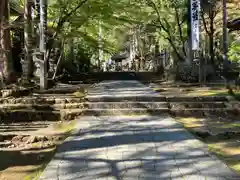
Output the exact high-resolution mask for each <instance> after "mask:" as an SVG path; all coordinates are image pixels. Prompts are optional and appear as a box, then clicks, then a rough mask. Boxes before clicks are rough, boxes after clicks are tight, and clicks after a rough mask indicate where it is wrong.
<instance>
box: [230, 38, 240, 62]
mask: <svg viewBox="0 0 240 180" xmlns="http://www.w3.org/2000/svg"><path fill="white" fill-rule="evenodd" d="M229 60H231V61H234V62H240V40H236V41H234V42H233V43H232V44H231V47H230V48H229Z"/></svg>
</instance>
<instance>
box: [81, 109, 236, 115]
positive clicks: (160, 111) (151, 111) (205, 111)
mask: <svg viewBox="0 0 240 180" xmlns="http://www.w3.org/2000/svg"><path fill="white" fill-rule="evenodd" d="M163 113H164V114H165V113H168V114H170V115H174V116H183V117H186V116H187V117H189V116H207V115H210V114H211V115H219V116H220V115H221V116H222V115H228V114H229V115H234V116H238V115H239V114H240V113H239V109H233V108H231V109H229V108H214V109H210V108H191V109H168V108H158V109H146V108H131V109H85V110H84V111H83V114H86V115H97V116H99V115H113V116H114V115H116V116H118V115H125V114H126V115H138V114H151V115H159V114H163Z"/></svg>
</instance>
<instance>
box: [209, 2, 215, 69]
mask: <svg viewBox="0 0 240 180" xmlns="http://www.w3.org/2000/svg"><path fill="white" fill-rule="evenodd" d="M212 8H213V7H211V8H210V12H209V15H210V17H209V18H210V32H209V54H210V61H211V63H212V64H214V25H213V23H214V14H213V9H212Z"/></svg>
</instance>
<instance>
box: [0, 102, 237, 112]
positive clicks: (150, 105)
mask: <svg viewBox="0 0 240 180" xmlns="http://www.w3.org/2000/svg"><path fill="white" fill-rule="evenodd" d="M239 107H240V103H238V102H130V101H128V102H80V103H64V102H63V103H57V104H52V103H49V104H35V103H34V104H26V103H17V104H7V103H6V104H0V109H4V110H17V109H19V110H20V109H28V110H31V109H32V110H53V111H54V110H63V109H78V108H80V109H83V108H85V109H134V108H147V109H158V108H168V109H183V110H184V109H189V108H239Z"/></svg>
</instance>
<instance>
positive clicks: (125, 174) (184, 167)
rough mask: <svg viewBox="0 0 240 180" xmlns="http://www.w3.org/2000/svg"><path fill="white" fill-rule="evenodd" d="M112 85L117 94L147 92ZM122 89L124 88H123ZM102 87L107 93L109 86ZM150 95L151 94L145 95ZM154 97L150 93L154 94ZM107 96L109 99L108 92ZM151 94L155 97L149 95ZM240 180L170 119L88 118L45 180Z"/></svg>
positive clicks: (50, 165) (164, 117)
mask: <svg viewBox="0 0 240 180" xmlns="http://www.w3.org/2000/svg"><path fill="white" fill-rule="evenodd" d="M115 83H116V82H112V83H111V82H108V83H107V85H108V86H111V88H112V89H117V88H118V87H119V89H121V87H125V88H128V89H130V88H131V87H132V86H134V87H135V88H136V87H144V85H142V84H140V83H138V82H137V81H133V82H132V84H131V83H130V82H127V83H126V84H125V85H124V82H121V83H120V82H117V83H116V84H115ZM120 85H121V86H120ZM98 86H102V87H103V88H104V87H105V86H106V83H102V84H101V83H100V84H98ZM144 91H146V89H144ZM149 91H150V90H149ZM103 93H107V90H106V89H105V91H104V92H103ZM149 93H150V92H149ZM165 179H166V180H167V179H168V180H170V179H174V180H178V179H181V180H182V179H187V180H188V179H189V180H202V179H203V180H206V179H207V180H215V179H216V180H219V179H229V180H231V179H233V180H234V179H235V180H237V179H240V177H239V176H237V175H236V174H235V173H234V172H233V171H232V170H231V169H230V168H229V167H228V166H227V165H225V164H224V163H223V162H221V161H220V160H219V159H218V158H216V157H215V156H213V155H210V154H209V152H208V150H207V147H206V145H205V144H203V143H202V142H200V141H199V140H197V139H196V138H194V136H193V135H191V134H190V133H189V132H187V131H186V130H185V129H184V128H183V127H182V125H180V124H178V123H177V122H176V121H175V120H174V119H173V118H171V117H169V116H164V115H162V116H154V115H151V114H146V115H141V116H140V115H139V116H124V115H122V116H84V117H81V118H80V119H79V121H78V123H77V133H76V134H75V136H74V137H71V138H68V139H67V140H66V141H65V142H64V143H63V145H62V146H61V147H60V148H59V149H58V153H57V154H56V156H55V157H54V159H53V160H52V161H51V162H50V164H49V165H48V166H47V168H46V169H45V171H44V172H43V174H42V176H41V178H40V180H165Z"/></svg>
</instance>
